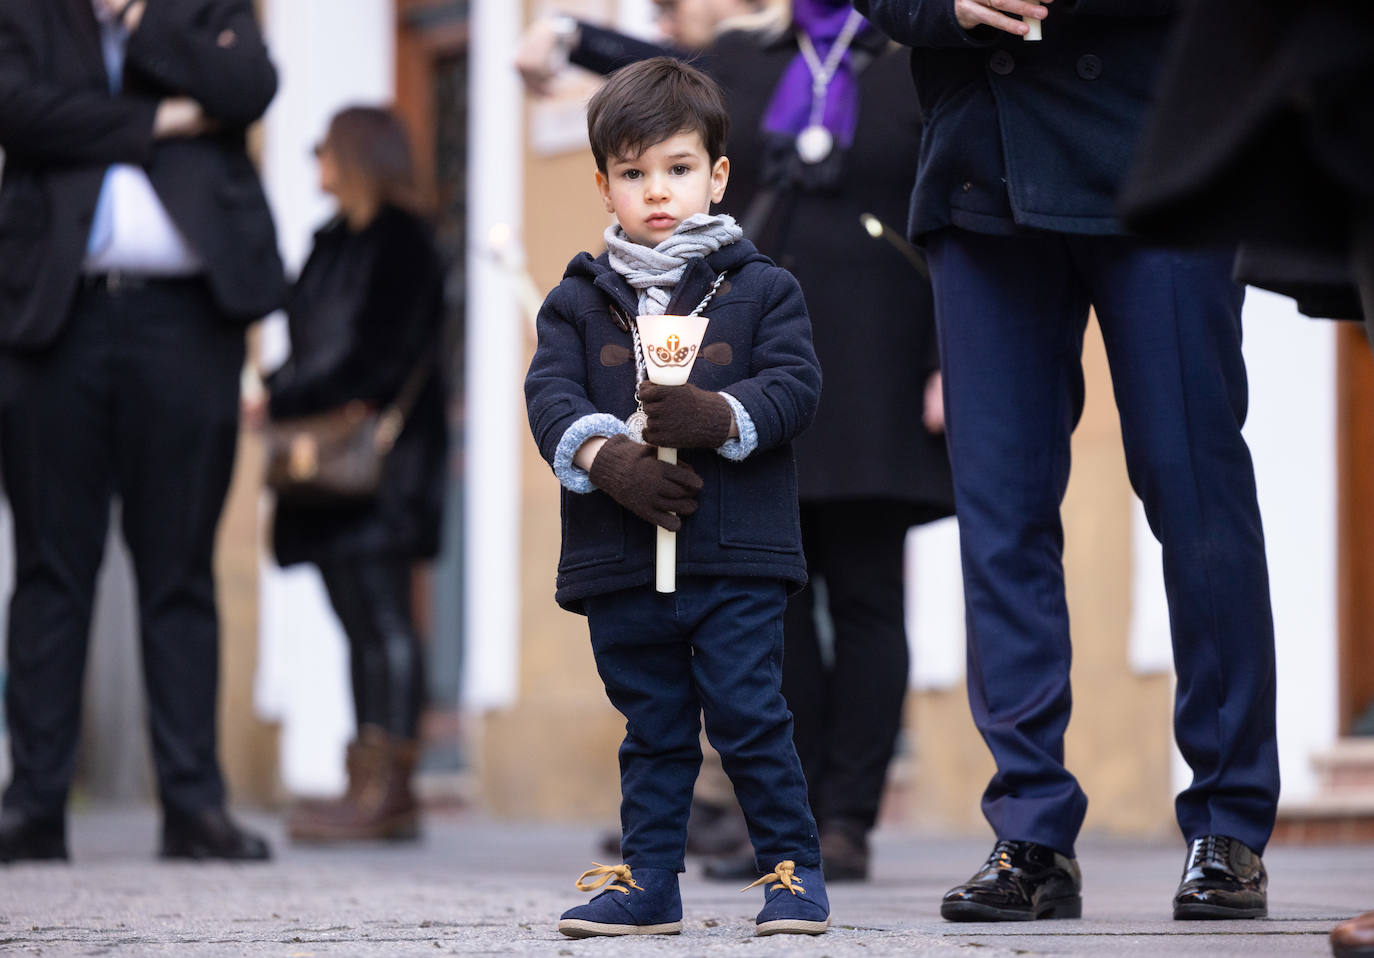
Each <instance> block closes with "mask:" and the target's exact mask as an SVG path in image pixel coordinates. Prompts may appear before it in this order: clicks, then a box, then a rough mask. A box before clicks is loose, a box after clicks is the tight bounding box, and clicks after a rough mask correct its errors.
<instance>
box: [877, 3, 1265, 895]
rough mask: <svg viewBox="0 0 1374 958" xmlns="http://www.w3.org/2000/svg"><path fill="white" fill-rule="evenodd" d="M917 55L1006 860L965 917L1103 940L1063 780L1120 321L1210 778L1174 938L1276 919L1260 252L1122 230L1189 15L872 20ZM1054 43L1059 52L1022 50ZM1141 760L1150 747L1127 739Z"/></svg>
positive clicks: (1132, 446) (962, 516)
mask: <svg viewBox="0 0 1374 958" xmlns="http://www.w3.org/2000/svg"><path fill="white" fill-rule="evenodd" d="M856 6H857V8H858V9H859V10H860V11H861V12H863V13H865V14H867V15H868V16H869V17H870V18H871V19H872V21H873V22H874V23H875V24H877V25H878V26H879V27H880V28H881V29H883V30H884V31H885V32H887V33H888V34H889V35H890V36H892V37H893V38H894V39H896V40H898V41H900V42H902V43H905V44H907V45H910V46H911V47H913V48H914V49H913V52H912V58H911V64H912V73H913V76H914V79H915V85H916V95H917V97H918V98H919V101H920V106H921V109H922V112H923V114H924V115H925V119H926V134H925V138H924V140H923V144H922V148H921V153H920V157H919V163H918V172H917V180H916V186H915V190H914V192H913V197H912V211H911V213H912V215H911V221H910V230H911V233H912V235H913V237H915V238H918V239H920V240H921V241H922V242H923V243H924V245H925V246H926V249H927V251H928V254H929V259H930V266H931V277H932V284H933V287H934V293H935V316H936V325H937V329H938V332H939V339H940V351H941V367H942V369H943V370H944V382H945V409H946V421H947V435H948V440H949V447H950V455H951V461H952V465H953V471H954V486H955V502H956V506H957V509H958V513H959V523H960V534H961V541H962V552H963V555H962V559H963V569H964V583H965V593H966V602H967V616H968V688H969V701H970V704H971V706H972V710H973V716H974V720H975V721H976V723H977V725H978V728H979V730H980V731H981V732H982V734H983V737H984V740H985V741H986V742H987V744H988V747H989V748H990V749H991V751H992V753H993V756H994V758H995V759H996V762H997V772H996V774H995V775H994V776H993V778H992V781H991V782H990V783H989V784H988V787H987V790H986V791H985V792H984V795H983V811H984V814H985V815H986V817H987V819H988V821H989V822H990V823H991V825H992V827H993V830H994V832H995V834H996V838H997V843H996V845H995V847H994V849H993V852H992V854H991V855H990V856H989V857H988V859H987V861H986V862H985V863H984V864H983V866H982V867H981V868H980V869H979V870H978V871H977V872H976V873H975V874H974V876H973V877H972V878H971V879H970V880H969V881H968V882H966V883H964V884H962V885H959V886H957V887H956V888H954V889H952V890H951V891H950V892H949V893H948V894H947V895H946V896H945V898H944V901H943V903H942V906H941V914H943V915H944V916H945V917H946V918H948V919H953V920H1013V919H1028V918H1046V917H1064V918H1071V917H1077V916H1079V915H1080V914H1081V909H1082V897H1081V877H1080V873H1079V869H1078V865H1077V862H1076V860H1075V857H1074V843H1075V840H1076V838H1077V835H1078V831H1079V828H1080V826H1081V824H1082V822H1083V817H1084V813H1085V811H1086V809H1087V797H1086V796H1085V795H1084V793H1083V791H1082V789H1081V788H1080V787H1079V785H1078V782H1077V781H1076V780H1075V778H1074V776H1073V775H1072V773H1070V772H1069V771H1068V769H1066V768H1065V767H1064V731H1065V728H1066V726H1067V724H1068V720H1069V711H1070V689H1069V662H1070V657H1071V647H1070V641H1069V622H1068V611H1067V604H1066V601H1065V594H1064V574H1063V563H1062V553H1063V529H1062V525H1061V521H1060V513H1059V510H1060V504H1061V502H1062V500H1063V496H1064V492H1065V489H1066V488H1067V484H1068V479H1069V454H1070V435H1071V433H1072V432H1073V429H1074V426H1075V424H1076V423H1077V421H1078V418H1079V415H1080V413H1081V411H1082V407H1083V372H1082V359H1081V354H1082V344H1083V333H1084V328H1085V325H1086V323H1087V319H1088V311H1089V308H1090V307H1093V308H1095V309H1096V312H1097V316H1098V321H1099V324H1100V326H1101V330H1102V336H1103V340H1104V342H1105V344H1106V350H1107V358H1108V362H1109V364H1110V367H1111V375H1112V385H1113V390H1114V393H1115V398H1116V403H1117V408H1118V410H1119V412H1120V416H1121V432H1122V442H1123V444H1124V446H1125V453H1126V465H1127V471H1128V473H1129V475H1130V480H1131V485H1132V487H1133V488H1134V489H1135V491H1136V494H1137V495H1138V496H1139V497H1140V499H1141V501H1142V502H1143V504H1144V507H1145V512H1146V515H1147V516H1148V518H1149V522H1150V526H1151V529H1152V530H1153V531H1154V533H1155V535H1156V536H1157V537H1158V538H1159V540H1160V542H1161V543H1162V544H1163V551H1164V580H1165V589H1166V592H1167V595H1168V600H1169V617H1170V625H1171V629H1172V634H1173V647H1174V659H1175V667H1176V669H1177V673H1178V688H1177V696H1176V700H1175V710H1174V712H1175V714H1174V732H1175V736H1176V739H1177V741H1178V744H1179V747H1180V749H1181V751H1182V753H1183V755H1184V757H1185V758H1186V759H1187V761H1188V763H1189V765H1190V766H1191V767H1192V770H1193V780H1192V783H1191V784H1190V785H1189V786H1188V787H1187V788H1186V789H1184V791H1183V792H1182V793H1181V794H1180V795H1179V796H1178V798H1177V802H1176V812H1177V817H1178V822H1179V827H1180V829H1181V830H1182V832H1183V838H1184V840H1185V842H1186V843H1187V852H1186V858H1185V864H1184V874H1183V879H1182V881H1181V883H1180V885H1179V889H1178V892H1177V894H1176V896H1175V899H1174V903H1173V912H1174V917H1175V918H1180V919H1187V918H1240V917H1258V916H1263V915H1264V914H1266V907H1267V897H1266V876H1265V871H1264V866H1263V863H1262V861H1261V859H1260V855H1261V854H1262V853H1263V851H1264V847H1265V844H1266V842H1267V841H1268V839H1269V836H1270V833H1271V831H1272V829H1273V824H1274V813H1275V806H1276V803H1277V799H1278V791H1279V774H1278V758H1277V748H1276V743H1275V718H1274V683H1275V674H1274V636H1273V619H1272V614H1271V611H1270V603H1269V584H1268V574H1267V570H1266V564H1265V555H1264V537H1263V531H1262V529H1261V525H1260V515H1259V508H1258V504H1257V501H1256V494H1255V480H1254V472H1253V466H1252V463H1251V459H1250V453H1249V450H1248V448H1247V447H1246V444H1245V441H1244V440H1243V439H1242V437H1241V426H1242V424H1243V423H1244V420H1245V413H1246V404H1247V393H1246V378H1245V366H1244V362H1243V360H1242V357H1241V301H1242V298H1243V289H1242V287H1240V286H1238V285H1236V284H1235V283H1233V282H1232V280H1231V279H1230V269H1231V262H1232V259H1233V252H1234V251H1233V250H1230V249H1204V250H1181V249H1171V248H1164V247H1158V246H1151V245H1148V244H1147V243H1145V242H1143V241H1141V240H1139V239H1137V238H1134V237H1132V236H1131V235H1129V234H1128V233H1127V232H1126V231H1125V230H1124V229H1123V227H1122V226H1121V224H1120V222H1119V220H1118V219H1117V217H1116V215H1115V202H1116V197H1117V193H1118V190H1119V186H1120V180H1121V178H1122V177H1123V176H1124V174H1125V172H1126V170H1127V168H1128V167H1129V165H1130V159H1131V156H1132V152H1133V149H1134V147H1135V144H1136V140H1137V138H1138V135H1139V132H1140V128H1141V126H1142V124H1143V121H1144V116H1145V113H1146V110H1147V107H1148V105H1149V102H1150V98H1151V92H1152V87H1153V85H1154V81H1155V77H1156V74H1157V72H1158V66H1159V63H1160V60H1161V51H1162V48H1163V45H1164V42H1165V38H1166V34H1167V32H1168V30H1169V28H1170V25H1171V21H1172V19H1173V14H1174V7H1175V3H1173V2H1170V0H1053V2H1051V3H1049V4H1047V5H1046V6H1043V7H1042V6H1038V5H1036V4H1032V3H1026V2H1023V0H857V3H856ZM1022 16H1024V17H1027V18H1034V19H1040V20H1041V21H1042V22H1041V27H1042V31H1043V39H1042V40H1040V41H1038V42H1036V41H1028V40H1026V39H1024V38H1023V34H1024V32H1025V31H1026V29H1027V24H1025V23H1023V22H1022V20H1021V19H1020V18H1021V17H1022ZM1122 747H1123V748H1128V747H1130V745H1129V743H1126V742H1123V743H1122Z"/></svg>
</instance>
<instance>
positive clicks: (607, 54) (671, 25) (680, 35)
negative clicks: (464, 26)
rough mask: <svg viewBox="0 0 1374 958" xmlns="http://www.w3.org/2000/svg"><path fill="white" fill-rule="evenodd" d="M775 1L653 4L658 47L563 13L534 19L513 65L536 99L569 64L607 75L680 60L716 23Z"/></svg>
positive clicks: (663, 0)
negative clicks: (652, 61) (663, 59)
mask: <svg viewBox="0 0 1374 958" xmlns="http://www.w3.org/2000/svg"><path fill="white" fill-rule="evenodd" d="M775 2H777V0H653V5H654V11H655V17H654V22H655V25H656V26H657V27H658V29H659V32H660V33H661V34H662V37H663V44H661V45H660V44H656V43H650V42H648V41H646V40H640V39H638V38H636V37H631V36H626V35H625V34H623V33H620V32H618V31H615V30H610V29H607V28H606V27H603V26H599V25H598V24H595V23H590V22H588V21H586V20H578V19H575V18H573V17H569V16H565V15H557V14H555V15H552V16H546V17H539V18H538V19H536V20H534V22H532V23H531V24H530V26H529V28H528V29H527V30H526V31H525V34H524V36H523V37H521V40H520V48H519V49H518V50H517V51H516V55H515V66H516V69H518V70H519V71H520V76H521V79H523V80H524V82H525V87H526V89H528V90H529V91H530V92H531V93H533V94H535V95H537V96H543V95H547V94H549V93H550V92H552V89H553V81H554V79H555V78H556V77H557V76H558V74H559V73H560V72H562V70H563V68H564V67H566V66H567V65H568V64H569V63H571V64H572V65H574V66H579V67H582V68H584V69H587V70H590V71H592V72H593V73H601V74H606V73H610V72H611V71H612V70H616V69H618V68H620V67H623V66H625V65H626V64H628V63H634V62H635V61H636V60H647V59H648V58H649V57H656V56H663V55H664V54H667V55H669V56H685V55H688V54H691V53H694V52H696V51H699V50H703V49H705V48H706V47H708V46H710V44H711V41H712V40H714V39H715V37H716V34H717V33H718V32H719V31H720V27H721V24H723V23H727V22H729V21H730V20H733V19H735V18H737V17H743V16H748V15H750V14H757V13H760V12H762V11H763V10H765V9H767V8H768V6H769V5H770V3H775Z"/></svg>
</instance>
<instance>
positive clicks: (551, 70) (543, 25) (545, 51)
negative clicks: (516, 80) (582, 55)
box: [515, 17, 567, 97]
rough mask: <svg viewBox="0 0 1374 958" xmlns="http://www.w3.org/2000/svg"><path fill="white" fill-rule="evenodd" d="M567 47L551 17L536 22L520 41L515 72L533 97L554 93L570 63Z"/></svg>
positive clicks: (516, 52)
mask: <svg viewBox="0 0 1374 958" xmlns="http://www.w3.org/2000/svg"><path fill="white" fill-rule="evenodd" d="M564 43H565V41H564V40H563V38H561V37H560V36H559V34H558V32H557V31H556V30H555V29H554V25H553V21H552V20H550V19H549V18H548V17H540V18H539V19H537V20H535V21H534V22H533V23H531V24H530V26H529V29H527V30H526V31H525V34H524V36H522V37H521V38H520V46H519V47H518V48H517V49H516V51H515V68H516V69H517V70H519V71H520V79H521V80H523V81H525V90H526V92H528V93H529V94H530V95H531V96H539V97H544V96H548V95H549V94H551V93H552V92H553V81H554V80H555V79H556V78H557V77H558V74H559V72H560V71H561V70H562V69H563V66H564V64H566V62H567V56H566V54H567V50H566V49H565V46H564Z"/></svg>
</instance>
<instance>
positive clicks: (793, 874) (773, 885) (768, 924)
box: [744, 861, 830, 935]
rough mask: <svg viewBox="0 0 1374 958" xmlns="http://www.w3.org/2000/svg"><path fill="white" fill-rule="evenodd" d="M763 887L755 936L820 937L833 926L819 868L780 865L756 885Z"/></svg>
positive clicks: (790, 863) (755, 920)
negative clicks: (761, 905) (761, 903)
mask: <svg viewBox="0 0 1374 958" xmlns="http://www.w3.org/2000/svg"><path fill="white" fill-rule="evenodd" d="M755 885H762V886H763V910H762V911H760V912H759V914H758V917H757V918H755V919H754V933H755V934H756V935H820V934H824V933H825V930H826V929H827V928H829V927H830V899H829V898H827V897H826V894H825V879H824V878H822V877H821V870H820V868H819V867H818V866H811V865H797V864H795V863H793V862H791V861H783V862H778V864H777V867H776V868H774V869H773V871H772V872H770V873H769V874H767V875H764V876H763V877H762V878H760V879H759V880H758V881H756V882H754V884H753V885H750V886H748V888H745V889H744V890H745V891H748V890H749V889H750V888H753V887H754V886H755Z"/></svg>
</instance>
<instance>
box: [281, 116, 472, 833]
mask: <svg viewBox="0 0 1374 958" xmlns="http://www.w3.org/2000/svg"><path fill="white" fill-rule="evenodd" d="M316 155H317V157H318V169H319V182H320V188H321V189H322V190H324V191H325V192H326V193H328V194H330V195H331V196H333V197H334V198H335V199H336V200H337V203H338V214H337V215H336V216H335V217H334V218H333V219H331V220H330V221H329V222H328V223H326V224H325V225H324V227H322V228H321V229H320V230H319V232H318V233H316V234H315V243H314V247H313V249H312V251H311V253H310V257H309V259H308V260H307V261H306V264H305V266H304V268H303V269H302V271H301V275H300V277H299V278H298V279H297V280H296V283H295V286H294V288H293V289H292V292H291V297H290V303H289V305H288V329H289V335H290V343H291V352H290V357H289V358H288V359H287V360H286V362H285V363H284V364H283V365H282V366H281V367H280V368H279V369H278V370H277V371H276V372H274V373H273V374H272V375H271V376H269V377H268V380H267V387H268V400H267V401H268V404H269V413H270V416H271V417H272V419H274V420H280V419H289V418H295V417H301V416H309V415H312V414H317V413H324V412H328V411H331V410H335V409H339V408H341V407H344V406H347V405H348V404H350V403H362V404H366V405H367V406H370V407H372V408H374V409H377V408H382V407H385V406H388V405H390V404H397V405H398V406H399V407H402V408H401V410H400V411H401V412H402V413H403V414H404V415H405V421H404V427H403V428H402V430H401V432H400V434H399V436H398V437H397V439H396V442H395V445H394V446H393V447H392V449H391V451H390V452H389V453H388V454H387V456H386V458H385V461H384V465H383V469H382V478H381V484H380V488H379V490H378V491H377V493H376V495H375V496H374V497H372V498H370V499H367V500H364V501H361V502H320V501H312V500H309V499H302V498H292V497H288V496H283V497H280V498H279V500H278V502H277V504H276V511H275V515H274V519H273V524H272V546H273V549H274V551H275V553H276V558H277V561H278V562H279V563H280V564H281V565H282V566H289V565H293V564H296V563H301V562H310V563H313V564H315V565H316V566H318V567H319V570H320V574H321V578H322V579H323V582H324V586H325V589H326V591H327V592H328V595H329V600H330V603H331V604H332V606H333V608H334V611H335V613H336V614H337V615H338V617H339V621H340V623H341V625H342V626H343V630H344V633H345V635H346V636H347V639H348V645H349V666H350V678H351V684H352V692H353V704H354V715H355V720H356V727H357V736H356V739H355V740H354V742H353V743H352V744H351V745H350V746H349V748H348V756H347V772H348V786H347V790H346V792H345V793H344V794H343V795H342V796H341V797H339V798H338V799H335V800H333V801H314V802H303V803H301V804H300V805H298V806H297V807H296V808H295V809H294V810H293V812H292V813H291V815H290V816H289V818H288V820H287V831H288V833H289V834H290V835H291V837H292V838H293V839H297V840H304V841H331V840H358V839H397V838H413V837H415V836H416V835H417V834H418V812H419V805H418V802H417V801H416V799H415V796H414V793H413V791H412V789H411V782H412V778H413V775H414V772H415V763H416V758H417V753H418V738H419V727H418V726H419V719H420V712H421V708H422V706H423V699H424V676H423V671H422V663H423V652H422V647H421V642H420V637H419V634H418V632H417V630H416V626H415V617H414V612H413V609H412V592H411V572H412V566H413V565H414V563H415V562H416V561H417V560H424V559H432V558H434V556H435V555H437V553H438V551H439V542H440V527H441V524H442V522H441V520H442V515H443V493H444V469H445V455H446V445H447V427H446V424H445V418H444V389H443V382H442V376H441V371H440V358H439V357H440V346H441V343H440V340H439V337H440V331H441V327H442V324H443V270H442V268H441V266H440V263H439V254H438V252H437V250H436V249H435V246H434V240H433V237H432V234H431V230H430V227H429V225H428V223H427V222H426V220H425V219H424V217H423V216H422V214H421V209H422V204H421V200H420V190H419V188H418V186H417V182H416V173H415V164H414V159H413V156H412V153H411V146H410V143H409V140H408V138H407V135H406V131H405V129H404V128H403V126H402V125H401V122H400V121H399V120H398V119H397V118H396V117H395V116H394V115H393V114H392V113H390V112H389V111H387V110H383V109H377V108H370V107H352V108H348V109H345V110H343V111H341V112H339V113H338V114H337V115H336V116H335V117H334V118H333V120H332V121H331V122H330V124H329V131H328V133H327V134H326V136H325V138H324V139H323V141H321V142H320V144H319V145H318V146H317V147H316Z"/></svg>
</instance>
